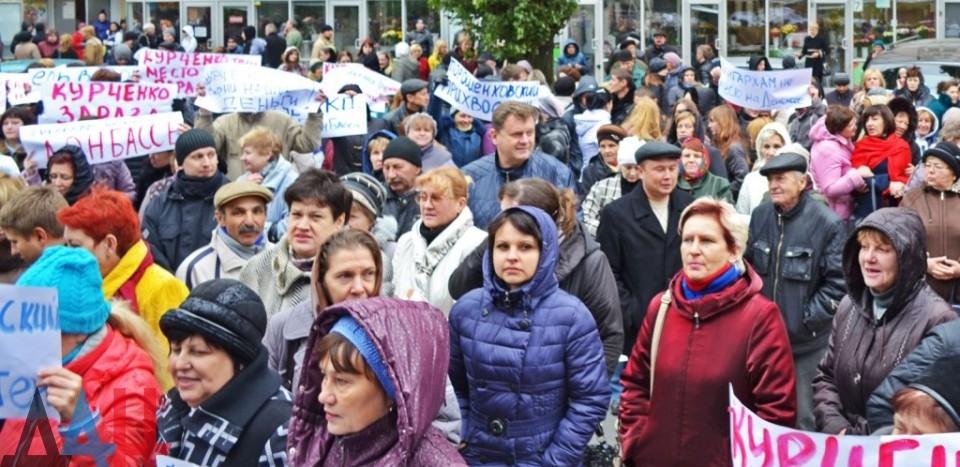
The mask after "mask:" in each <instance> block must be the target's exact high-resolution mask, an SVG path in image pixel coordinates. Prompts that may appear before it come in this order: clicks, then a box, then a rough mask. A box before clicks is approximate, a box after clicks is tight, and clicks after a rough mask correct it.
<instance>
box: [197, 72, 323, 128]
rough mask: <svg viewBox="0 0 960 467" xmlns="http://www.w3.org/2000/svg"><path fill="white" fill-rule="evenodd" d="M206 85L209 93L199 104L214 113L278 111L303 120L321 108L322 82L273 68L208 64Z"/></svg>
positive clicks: (204, 76)
mask: <svg viewBox="0 0 960 467" xmlns="http://www.w3.org/2000/svg"><path fill="white" fill-rule="evenodd" d="M203 85H204V88H205V91H206V95H205V96H203V97H199V98H197V100H196V105H197V106H198V107H202V108H204V109H207V110H209V111H211V112H213V113H226V112H263V111H266V110H277V111H280V112H285V113H286V114H287V115H289V116H290V117H292V118H293V119H294V120H297V121H299V122H303V121H306V119H307V114H308V113H314V112H316V111H317V109H319V108H320V102H318V101H317V100H316V99H315V97H316V95H317V93H318V92H319V91H320V84H319V83H317V82H315V81H311V80H309V79H307V78H304V77H302V76H300V75H297V74H294V73H290V72H286V71H280V70H275V69H272V68H264V67H250V66H246V65H236V64H220V65H213V66H208V67H205V68H204V70H203Z"/></svg>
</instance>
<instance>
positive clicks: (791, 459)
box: [729, 386, 960, 467]
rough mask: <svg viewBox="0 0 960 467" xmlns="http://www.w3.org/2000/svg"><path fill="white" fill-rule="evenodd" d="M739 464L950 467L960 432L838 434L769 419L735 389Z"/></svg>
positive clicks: (733, 437) (733, 421) (733, 423)
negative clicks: (752, 408)
mask: <svg viewBox="0 0 960 467" xmlns="http://www.w3.org/2000/svg"><path fill="white" fill-rule="evenodd" d="M729 391H730V409H729V410H730V454H731V456H732V460H733V465H734V467H754V466H756V467H773V466H795V467H805V466H809V467H869V466H879V467H947V466H948V465H949V466H954V465H958V464H957V461H958V460H960V435H958V434H956V433H953V434H942V435H925V436H836V435H825V434H822V433H812V432H807V431H800V430H796V429H793V428H787V427H783V426H779V425H775V424H773V423H770V422H767V421H765V420H763V419H761V418H760V417H758V416H757V414H755V413H753V412H752V411H751V410H750V409H748V408H747V407H746V406H744V405H743V403H741V402H740V400H738V399H737V396H736V395H734V393H733V387H732V386H731V387H730V389H729Z"/></svg>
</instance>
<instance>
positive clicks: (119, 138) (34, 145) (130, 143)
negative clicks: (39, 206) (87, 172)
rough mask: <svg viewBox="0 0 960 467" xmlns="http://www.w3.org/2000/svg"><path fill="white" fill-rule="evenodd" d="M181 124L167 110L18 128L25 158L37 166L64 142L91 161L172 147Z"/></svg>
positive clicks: (120, 157) (176, 114) (118, 158)
mask: <svg viewBox="0 0 960 467" xmlns="http://www.w3.org/2000/svg"><path fill="white" fill-rule="evenodd" d="M181 123H183V116H182V115H181V114H180V112H170V113H162V114H156V115H144V116H140V117H125V118H110V119H104V120H87V121H81V122H70V123H51V124H40V125H27V126H24V127H23V128H21V129H20V143H21V144H22V145H23V149H24V151H26V153H27V157H30V158H33V160H35V161H36V162H37V165H38V166H39V167H46V166H47V159H48V158H49V157H50V156H52V155H53V153H54V151H56V150H57V149H60V148H62V147H63V146H66V145H68V144H73V145H76V146H80V148H81V149H83V152H84V154H86V155H87V160H88V161H90V163H91V164H100V163H103V162H110V161H116V160H121V159H126V158H128V157H136V156H142V155H146V154H151V153H154V152H161V151H168V150H170V149H173V148H174V146H175V145H176V142H177V137H178V136H180V128H179V127H180V124H181Z"/></svg>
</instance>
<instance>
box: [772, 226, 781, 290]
mask: <svg viewBox="0 0 960 467" xmlns="http://www.w3.org/2000/svg"><path fill="white" fill-rule="evenodd" d="M777 226H778V227H779V228H780V241H778V242H777V256H776V261H777V266H776V268H775V269H774V273H773V297H771V298H772V299H773V301H774V302H776V301H777V300H778V299H779V298H780V296H779V295H777V292H778V289H779V288H780V263H781V261H780V250H782V249H783V216H781V215H780V214H777Z"/></svg>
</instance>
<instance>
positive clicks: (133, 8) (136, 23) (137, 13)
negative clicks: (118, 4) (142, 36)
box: [127, 2, 143, 32]
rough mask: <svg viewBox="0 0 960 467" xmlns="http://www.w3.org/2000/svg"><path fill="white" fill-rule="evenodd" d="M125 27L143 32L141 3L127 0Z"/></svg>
mask: <svg viewBox="0 0 960 467" xmlns="http://www.w3.org/2000/svg"><path fill="white" fill-rule="evenodd" d="M127 29H128V30H130V31H137V32H143V3H139V2H127Z"/></svg>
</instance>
